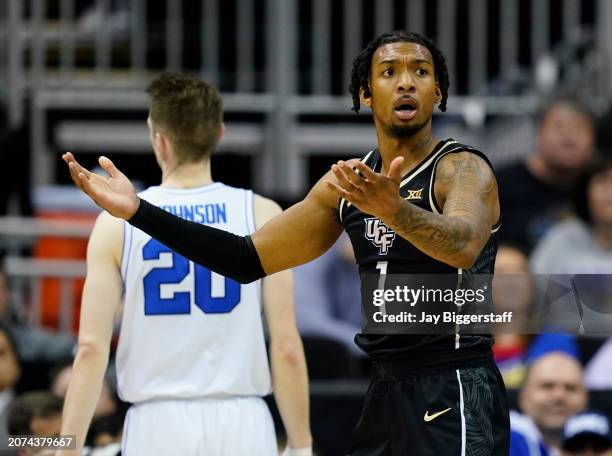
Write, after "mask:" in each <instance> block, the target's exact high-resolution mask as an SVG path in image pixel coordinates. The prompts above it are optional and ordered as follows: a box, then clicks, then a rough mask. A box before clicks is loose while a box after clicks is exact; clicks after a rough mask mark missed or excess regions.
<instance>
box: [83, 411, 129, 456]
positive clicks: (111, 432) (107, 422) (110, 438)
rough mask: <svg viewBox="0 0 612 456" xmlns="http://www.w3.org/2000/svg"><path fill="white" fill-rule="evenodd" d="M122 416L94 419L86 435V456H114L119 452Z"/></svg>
mask: <svg viewBox="0 0 612 456" xmlns="http://www.w3.org/2000/svg"><path fill="white" fill-rule="evenodd" d="M123 418H124V417H123V416H122V415H120V414H117V413H115V414H113V415H105V416H99V417H97V418H94V419H93V421H92V422H91V426H90V428H89V433H88V434H87V444H88V446H89V449H90V452H89V453H87V454H88V456H115V455H118V454H120V452H121V438H122V433H123Z"/></svg>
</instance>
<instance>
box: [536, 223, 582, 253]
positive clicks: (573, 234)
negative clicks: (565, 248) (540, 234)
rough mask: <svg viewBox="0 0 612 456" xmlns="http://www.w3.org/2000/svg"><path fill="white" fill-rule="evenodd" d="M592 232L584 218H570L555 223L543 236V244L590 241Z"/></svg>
mask: <svg viewBox="0 0 612 456" xmlns="http://www.w3.org/2000/svg"><path fill="white" fill-rule="evenodd" d="M590 237H591V234H590V232H589V228H588V227H587V225H585V223H584V222H582V220H578V219H570V220H565V221H563V222H560V223H557V224H556V225H554V226H553V227H552V228H550V230H549V231H548V233H546V235H545V236H544V238H542V241H541V244H543V245H544V244H549V245H554V246H556V247H558V246H561V245H568V244H569V245H571V244H574V245H576V244H582V243H588V242H589V239H590Z"/></svg>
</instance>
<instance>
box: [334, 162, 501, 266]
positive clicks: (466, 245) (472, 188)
mask: <svg viewBox="0 0 612 456" xmlns="http://www.w3.org/2000/svg"><path fill="white" fill-rule="evenodd" d="M402 163H403V158H401V157H399V158H396V159H394V160H393V162H391V165H390V167H389V173H388V174H386V175H385V174H380V173H376V172H374V171H372V170H371V169H370V168H369V167H367V166H366V165H364V164H363V163H356V168H357V169H358V170H359V171H360V173H361V176H360V175H358V174H357V173H355V172H353V171H352V168H351V167H350V166H349V165H348V164H347V163H346V162H342V161H340V162H338V164H337V165H333V167H332V171H333V172H334V174H335V176H336V178H337V181H338V182H337V183H333V182H328V183H327V185H328V187H329V188H330V189H333V190H335V191H336V192H337V194H338V195H339V196H342V197H344V198H346V199H347V200H348V201H349V202H351V203H352V204H353V205H355V206H356V207H357V208H359V209H360V210H361V211H363V212H365V213H368V214H372V215H374V216H376V217H378V218H379V219H380V220H382V221H383V222H384V223H385V224H386V225H387V226H389V227H390V228H391V229H392V230H393V231H395V232H396V233H397V234H399V235H400V236H402V237H403V238H404V239H406V240H408V241H410V242H411V243H412V244H413V245H414V246H415V247H417V248H418V249H419V250H421V251H422V252H424V253H426V254H427V255H429V256H431V257H432V258H435V259H437V260H439V261H442V262H444V263H446V264H449V265H451V266H454V267H457V268H469V267H470V266H472V265H473V264H474V261H476V258H477V257H478V255H479V254H480V252H481V250H482V248H483V247H484V245H485V244H486V242H487V240H488V239H489V236H490V231H491V226H492V225H493V224H494V223H495V221H496V220H497V217H498V216H499V203H498V197H497V184H496V182H495V177H494V176H493V172H492V170H491V168H490V167H489V166H488V165H487V163H486V162H485V161H484V160H483V159H482V158H480V157H478V156H476V155H474V154H472V153H470V152H461V153H456V154H452V155H447V156H446V157H444V158H442V159H441V160H440V163H439V165H438V170H437V172H436V177H437V180H436V198H437V199H438V201H440V203H441V205H442V206H443V208H444V211H443V213H442V214H435V213H433V212H429V211H426V210H424V209H421V208H419V207H417V206H415V205H414V204H412V203H410V202H408V201H406V200H404V199H402V197H401V196H400V193H399V190H400V188H399V187H400V182H401V166H402Z"/></svg>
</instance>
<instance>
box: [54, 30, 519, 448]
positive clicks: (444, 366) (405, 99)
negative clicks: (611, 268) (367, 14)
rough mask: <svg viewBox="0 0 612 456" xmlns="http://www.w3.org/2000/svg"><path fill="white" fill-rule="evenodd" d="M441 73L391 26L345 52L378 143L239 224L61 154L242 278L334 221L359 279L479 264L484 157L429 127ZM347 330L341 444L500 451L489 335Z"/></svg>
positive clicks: (283, 258)
mask: <svg viewBox="0 0 612 456" xmlns="http://www.w3.org/2000/svg"><path fill="white" fill-rule="evenodd" d="M448 85H449V80H448V71H447V68H446V63H445V60H444V57H443V55H442V54H441V52H440V51H439V50H438V48H437V47H436V46H435V44H434V43H433V42H431V41H430V40H429V39H427V38H425V37H423V36H420V35H418V34H413V33H405V32H396V33H392V34H385V35H382V36H380V37H378V38H376V39H375V40H373V41H372V42H370V43H369V44H368V45H367V47H366V48H365V49H364V50H363V51H361V52H360V53H359V55H358V56H357V57H356V59H355V61H354V63H353V71H352V76H351V85H350V92H351V95H352V97H353V109H354V110H355V111H358V110H359V109H360V106H361V105H364V106H366V107H369V108H371V110H372V113H373V117H374V125H375V127H376V135H377V139H378V148H377V149H376V150H374V151H371V152H369V153H368V154H366V155H365V156H364V157H363V158H362V159H361V160H351V161H348V162H346V161H339V162H338V163H337V164H335V165H333V166H332V169H331V170H330V171H329V172H328V173H327V174H326V175H325V176H324V177H323V178H322V179H321V180H320V181H319V182H318V183H317V184H315V186H314V187H313V188H312V190H311V191H310V193H309V194H308V195H307V196H306V197H305V198H304V200H303V201H301V202H299V203H297V204H296V205H294V206H293V207H291V208H289V209H288V210H286V211H285V212H283V213H282V214H281V215H278V216H276V217H274V218H273V219H272V220H271V221H270V222H268V223H267V224H266V225H265V226H264V227H263V228H262V229H261V230H259V231H257V232H255V233H254V234H252V235H251V236H232V235H230V234H227V233H226V232H223V231H219V230H215V229H213V228H211V227H205V226H201V225H198V224H193V223H189V222H186V221H181V220H179V219H178V218H176V217H173V216H172V215H171V214H168V213H167V212H164V211H162V210H159V209H157V208H155V206H153V205H151V204H149V203H147V202H146V201H145V199H141V198H139V197H138V196H137V195H136V193H135V192H134V190H133V187H132V185H131V183H130V182H129V180H128V179H127V178H126V177H125V176H124V175H123V174H122V173H121V172H120V171H119V170H117V168H115V167H114V165H113V164H112V163H111V161H110V160H108V159H106V158H101V159H100V164H101V165H102V166H103V168H104V169H105V170H106V171H107V172H108V173H109V174H110V177H108V178H107V177H102V176H99V175H96V174H93V173H91V172H89V171H88V170H86V169H84V168H83V167H82V166H80V165H79V164H78V163H77V162H76V160H75V159H74V157H73V156H72V155H71V154H66V155H65V156H64V159H65V161H66V162H67V163H68V166H69V168H70V172H71V175H72V178H73V180H74V181H75V183H76V184H77V186H79V188H81V189H82V190H83V191H85V192H86V193H87V194H88V195H89V196H90V197H92V198H93V199H94V201H96V203H97V204H99V205H100V206H102V207H104V208H106V209H107V210H108V211H109V212H111V213H112V214H114V215H115V216H117V217H121V218H124V219H126V220H129V222H130V223H131V224H132V225H134V226H136V227H139V228H141V229H143V230H144V231H146V232H147V233H149V234H151V235H152V236H153V237H154V238H158V239H159V240H160V241H162V242H168V244H169V245H171V246H172V248H175V249H177V250H178V251H179V252H182V253H183V254H184V255H187V256H189V258H191V259H192V260H194V261H196V262H197V263H200V264H204V265H205V266H206V267H210V268H211V269H213V270H216V271H218V272H219V273H222V274H226V275H228V276H230V277H233V278H234V279H236V280H239V281H242V282H245V283H248V282H250V281H252V280H256V279H258V278H260V277H263V276H265V275H267V274H273V273H275V272H278V271H281V270H283V269H287V268H291V267H293V266H296V265H298V264H301V263H305V262H307V261H310V260H312V259H314V258H316V257H317V256H319V255H321V254H322V253H323V252H324V251H325V250H327V249H328V248H329V247H330V246H331V245H332V244H333V243H334V241H335V240H336V239H337V238H338V236H339V234H340V232H341V231H342V229H344V230H346V231H347V232H348V234H349V237H350V239H351V242H352V244H353V249H354V250H355V256H356V260H357V263H358V264H359V268H360V273H361V276H362V280H363V279H364V277H365V276H366V275H367V274H381V273H386V274H414V273H419V274H462V275H463V276H468V275H469V274H476V273H482V274H490V273H493V265H494V259H495V252H496V248H497V241H496V235H495V232H496V231H497V229H498V228H499V221H500V218H501V214H500V207H499V201H498V191H497V184H496V181H495V176H494V174H493V171H492V168H491V165H490V163H489V161H488V159H487V158H486V157H485V155H484V154H483V153H482V152H479V151H477V150H475V149H473V148H471V147H469V146H466V145H463V144H460V143H458V142H456V141H454V140H451V139H447V140H438V139H436V138H434V137H433V136H432V129H431V119H432V113H433V110H434V107H435V105H439V108H440V109H441V110H442V111H444V110H445V109H446V101H447V94H448ZM489 292H490V289H489V290H487V293H489ZM368 299H371V296H367V295H364V296H363V299H362V300H363V301H364V303H365V302H367V300H368ZM355 305H357V303H355ZM370 305H371V301H370ZM355 341H356V343H357V344H358V345H359V346H360V347H361V348H362V349H363V350H365V351H366V352H367V353H368V354H369V356H370V357H371V358H372V360H373V362H374V366H373V367H374V369H373V371H374V379H373V381H372V383H371V385H370V388H369V391H368V394H367V397H366V399H365V404H364V409H363V412H362V416H361V419H360V421H359V423H358V424H357V428H356V430H355V433H354V436H353V442H352V448H351V451H350V454H351V455H364V456H365V455H367V456H372V455H402V456H403V455H408V454H409V455H411V456H422V455H423V456H424V455H427V456H432V455H436V456H437V455H454V456H464V455H487V456H488V455H496V456H497V455H499V456H502V455H504V456H506V455H507V454H508V444H509V443H508V442H509V423H508V410H507V403H506V396H505V389H504V386H503V382H502V380H501V377H500V375H499V372H498V370H497V368H496V367H495V365H494V363H493V360H492V353H491V345H492V339H491V337H490V336H489V335H478V336H477V335H459V334H438V335H414V334H413V335H410V334H403V335H402V334H399V335H389V334H365V333H363V334H358V335H357V336H356V338H355Z"/></svg>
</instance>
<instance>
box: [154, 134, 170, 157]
mask: <svg viewBox="0 0 612 456" xmlns="http://www.w3.org/2000/svg"><path fill="white" fill-rule="evenodd" d="M155 145H156V146H157V150H158V152H159V153H160V154H161V157H162V159H163V160H164V161H165V160H167V159H168V153H169V152H170V140H169V138H168V137H167V136H166V135H165V134H163V133H161V132H159V131H158V132H157V133H155Z"/></svg>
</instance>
